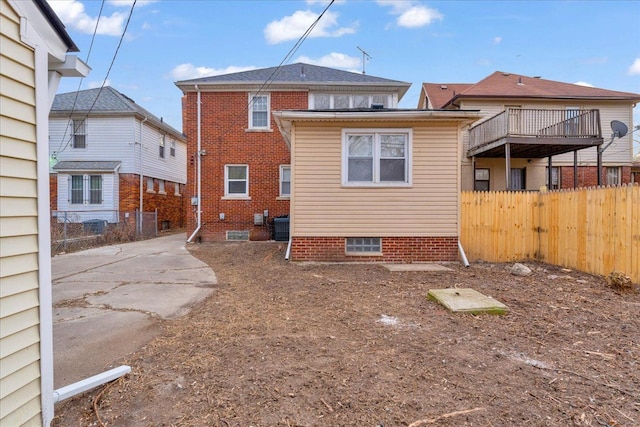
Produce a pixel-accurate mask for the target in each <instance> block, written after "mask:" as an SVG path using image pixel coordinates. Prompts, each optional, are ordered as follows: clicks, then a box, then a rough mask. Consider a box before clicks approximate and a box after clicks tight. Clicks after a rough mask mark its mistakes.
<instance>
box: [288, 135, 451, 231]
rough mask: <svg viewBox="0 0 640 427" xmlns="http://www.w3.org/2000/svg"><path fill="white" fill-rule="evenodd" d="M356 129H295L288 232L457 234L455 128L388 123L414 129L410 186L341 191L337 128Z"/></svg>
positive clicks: (339, 142)
mask: <svg viewBox="0 0 640 427" xmlns="http://www.w3.org/2000/svg"><path fill="white" fill-rule="evenodd" d="M358 127H360V128H362V127H367V126H362V124H360V126H359V125H358V124H353V123H349V124H340V123H336V124H333V125H332V127H318V126H315V127H308V126H300V125H298V126H296V127H295V129H294V133H295V143H294V147H293V154H292V173H293V179H292V181H293V188H292V203H291V214H292V223H291V232H292V235H293V236H310V237H311V236H312V237H322V236H354V237H355V236H362V237H366V236H375V237H380V236H381V237H384V236H405V237H410V236H457V231H458V188H459V182H458V168H459V163H458V156H459V153H458V147H459V143H458V127H457V124H456V123H448V124H443V123H439V124H428V125H425V124H424V123H423V124H416V123H401V124H395V125H394V127H400V128H413V147H412V150H413V159H412V160H413V163H412V168H413V177H412V180H413V185H412V186H411V187H410V188H397V187H396V188H384V187H378V188H363V187H343V186H342V175H341V170H342V133H341V131H342V128H358ZM381 127H383V126H381Z"/></svg>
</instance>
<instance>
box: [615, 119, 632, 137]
mask: <svg viewBox="0 0 640 427" xmlns="http://www.w3.org/2000/svg"><path fill="white" fill-rule="evenodd" d="M611 130H612V131H613V137H614V138H615V137H618V138H622V137H623V136H625V135H626V134H627V132H628V131H629V128H627V125H625V124H624V123H622V122H620V121H618V120H611Z"/></svg>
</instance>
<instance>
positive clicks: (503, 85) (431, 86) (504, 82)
mask: <svg viewBox="0 0 640 427" xmlns="http://www.w3.org/2000/svg"><path fill="white" fill-rule="evenodd" d="M441 86H447V87H451V88H454V87H455V86H458V89H459V90H458V91H457V92H456V93H453V90H450V91H449V92H447V91H444V93H443V92H441V91H442V89H440V87H441ZM464 86H466V87H464ZM422 87H423V90H424V91H425V92H426V93H427V96H428V97H429V99H430V100H431V102H432V103H433V104H434V108H441V107H445V106H447V105H448V104H450V103H451V102H452V101H453V100H454V99H457V98H542V99H591V100H598V99H600V100H628V101H634V102H636V101H640V94H637V93H631V92H619V91H615V90H607V89H600V88H596V87H588V86H581V85H576V84H572V83H563V82H557V81H553V80H546V79H542V78H539V77H528V76H523V75H520V74H512V73H505V72H502V71H496V72H495V73H493V74H491V75H490V76H488V77H486V78H484V79H482V80H480V81H479V82H478V83H475V84H469V85H460V84H455V83H454V84H447V83H423V85H422ZM460 89H462V90H460ZM447 96H449V99H445V98H446V97H447ZM436 103H437V104H440V105H439V106H436V105H435V104H436Z"/></svg>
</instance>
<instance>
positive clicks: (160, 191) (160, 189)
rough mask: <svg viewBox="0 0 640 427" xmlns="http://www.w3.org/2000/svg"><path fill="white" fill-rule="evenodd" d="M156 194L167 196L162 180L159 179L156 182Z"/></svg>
mask: <svg viewBox="0 0 640 427" xmlns="http://www.w3.org/2000/svg"><path fill="white" fill-rule="evenodd" d="M158 193H160V194H167V192H166V191H164V179H159V180H158Z"/></svg>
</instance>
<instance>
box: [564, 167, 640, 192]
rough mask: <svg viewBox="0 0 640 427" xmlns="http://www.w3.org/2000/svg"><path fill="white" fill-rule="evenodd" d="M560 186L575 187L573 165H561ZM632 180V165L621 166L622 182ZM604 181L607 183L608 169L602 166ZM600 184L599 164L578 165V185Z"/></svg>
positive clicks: (591, 185) (594, 185)
mask: <svg viewBox="0 0 640 427" xmlns="http://www.w3.org/2000/svg"><path fill="white" fill-rule="evenodd" d="M560 171H561V172H560V173H561V175H560V186H561V187H562V188H573V166H562V167H560ZM630 182H631V166H622V167H621V168H620V184H628V183H630ZM602 183H603V185H606V184H607V169H606V167H603V168H602ZM597 185H598V167H597V166H578V187H596V186H597Z"/></svg>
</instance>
